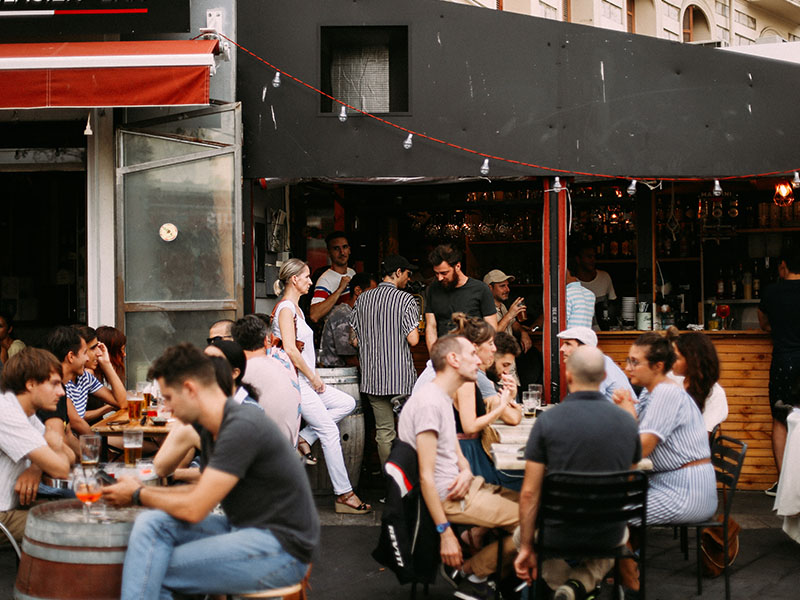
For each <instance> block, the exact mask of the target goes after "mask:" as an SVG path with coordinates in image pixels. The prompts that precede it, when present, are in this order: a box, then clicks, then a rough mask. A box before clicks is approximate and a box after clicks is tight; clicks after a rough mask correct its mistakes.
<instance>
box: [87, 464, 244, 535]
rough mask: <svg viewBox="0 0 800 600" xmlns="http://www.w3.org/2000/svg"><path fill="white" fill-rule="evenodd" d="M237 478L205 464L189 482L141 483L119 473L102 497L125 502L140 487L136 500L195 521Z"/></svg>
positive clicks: (122, 504) (118, 503) (104, 490)
mask: <svg viewBox="0 0 800 600" xmlns="http://www.w3.org/2000/svg"><path fill="white" fill-rule="evenodd" d="M238 481H239V478H238V477H236V476H235V475H231V474H230V473H226V472H225V471H220V470H218V469H214V468H213V467H207V468H206V469H205V471H203V474H202V475H201V476H200V479H199V480H198V481H197V483H196V484H192V485H182V486H173V487H153V486H143V485H142V484H141V483H140V482H139V481H138V480H136V479H134V478H133V477H123V478H122V479H120V482H119V483H116V484H114V485H109V486H106V487H104V488H103V497H104V498H105V499H107V500H108V501H109V502H110V503H111V504H113V505H114V506H128V505H130V504H131V498H132V496H133V493H134V492H135V491H136V490H137V489H140V488H141V491H140V492H139V501H140V502H141V504H142V506H146V507H148V508H157V509H160V510H163V511H164V512H166V513H167V514H169V515H171V516H173V517H175V518H176V519H180V520H181V521H187V522H189V523H199V522H200V521H202V520H203V519H205V518H206V517H207V516H208V514H209V513H210V512H211V511H212V510H213V508H214V507H215V506H216V505H217V504H219V503H220V502H221V501H222V499H223V498H225V496H227V495H228V492H230V491H231V490H232V489H233V486H235V485H236V483H237V482H238Z"/></svg>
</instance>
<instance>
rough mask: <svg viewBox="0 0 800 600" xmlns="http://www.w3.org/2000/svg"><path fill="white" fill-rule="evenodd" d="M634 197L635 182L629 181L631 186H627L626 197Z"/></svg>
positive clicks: (633, 180)
mask: <svg viewBox="0 0 800 600" xmlns="http://www.w3.org/2000/svg"><path fill="white" fill-rule="evenodd" d="M635 195H636V180H635V179H631V184H630V185H629V186H628V196H635Z"/></svg>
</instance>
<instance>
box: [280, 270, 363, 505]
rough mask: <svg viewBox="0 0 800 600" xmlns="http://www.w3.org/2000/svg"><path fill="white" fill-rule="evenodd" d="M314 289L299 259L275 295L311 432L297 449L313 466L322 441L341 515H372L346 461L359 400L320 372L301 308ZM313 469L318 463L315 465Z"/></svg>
mask: <svg viewBox="0 0 800 600" xmlns="http://www.w3.org/2000/svg"><path fill="white" fill-rule="evenodd" d="M310 288H311V277H310V271H309V268H308V265H307V264H306V263H304V262H303V261H301V260H299V259H297V258H290V259H289V260H288V261H286V262H285V263H284V264H283V266H282V267H281V270H280V272H279V274H278V281H276V282H275V294H277V295H281V293H282V294H283V297H282V298H281V299H280V301H279V302H278V304H277V306H276V307H275V312H274V318H273V320H272V334H273V336H275V337H276V338H280V340H281V345H282V346H283V349H284V350H285V351H286V354H288V355H289V359H290V360H291V361H292V364H293V365H294V366H295V368H296V369H297V375H298V377H297V378H298V380H299V383H300V394H301V400H300V411H301V412H302V415H303V419H304V420H305V422H306V427H305V428H304V429H303V430H302V431H301V432H300V438H299V440H298V444H297V447H298V449H299V450H300V452H301V454H303V455H304V456H305V457H306V460H307V462H310V461H311V460H313V459H312V458H311V446H312V445H313V444H314V442H315V441H316V440H317V439H319V441H320V443H321V444H322V451H323V452H324V454H325V463H326V464H327V466H328V474H329V475H330V477H331V482H332V483H333V491H334V493H335V494H336V495H337V498H336V504H335V508H336V512H339V513H349V514H366V513H368V512H370V511H371V510H372V507H371V506H370V505H369V504H366V503H365V502H362V501H361V500H360V499H359V498H358V496H356V495H355V493H354V492H353V486H352V485H351V484H350V479H349V477H348V475H347V469H346V468H345V465H344V457H343V456H342V445H341V440H340V438H339V428H338V427H337V425H336V423H338V422H339V421H341V420H342V419H343V418H345V417H346V416H347V415H349V414H350V413H351V412H353V409H354V408H355V406H356V403H355V400H354V399H353V398H352V396H349V395H347V394H345V393H344V392H342V391H341V390H337V389H336V388H333V387H328V386H326V385H325V382H324V381H322V379H321V378H320V376H319V375H318V374H317V372H316V370H315V368H314V367H315V365H316V364H317V363H316V356H315V354H314V332H313V331H312V330H311V327H309V326H308V324H307V323H306V319H305V316H304V315H303V311H302V310H300V307H299V306H298V304H297V301H298V300H299V299H300V296H302V295H304V294H307V293H308V290H309V289H310ZM311 464H313V463H311Z"/></svg>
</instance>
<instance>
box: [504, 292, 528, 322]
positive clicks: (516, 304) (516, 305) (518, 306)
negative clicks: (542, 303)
mask: <svg viewBox="0 0 800 600" xmlns="http://www.w3.org/2000/svg"><path fill="white" fill-rule="evenodd" d="M523 310H525V298H523V297H522V296H520V297H519V298H517V299H516V300H514V301H513V302H512V303H511V306H509V307H508V314H510V315H511V318H512V319H516V318H517V315H518V314H519V313H521V312H522V311H523Z"/></svg>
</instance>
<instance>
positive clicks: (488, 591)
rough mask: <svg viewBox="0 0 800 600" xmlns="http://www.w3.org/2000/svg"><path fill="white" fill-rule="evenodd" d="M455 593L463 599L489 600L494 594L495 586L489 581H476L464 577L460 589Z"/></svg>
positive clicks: (459, 585)
mask: <svg viewBox="0 0 800 600" xmlns="http://www.w3.org/2000/svg"><path fill="white" fill-rule="evenodd" d="M453 595H454V596H455V597H456V598H461V600H489V598H492V597H493V596H494V588H493V587H492V586H491V585H490V584H489V582H488V581H481V582H475V581H470V580H469V579H464V580H462V581H461V583H459V584H458V591H456V593H455V594H453Z"/></svg>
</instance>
